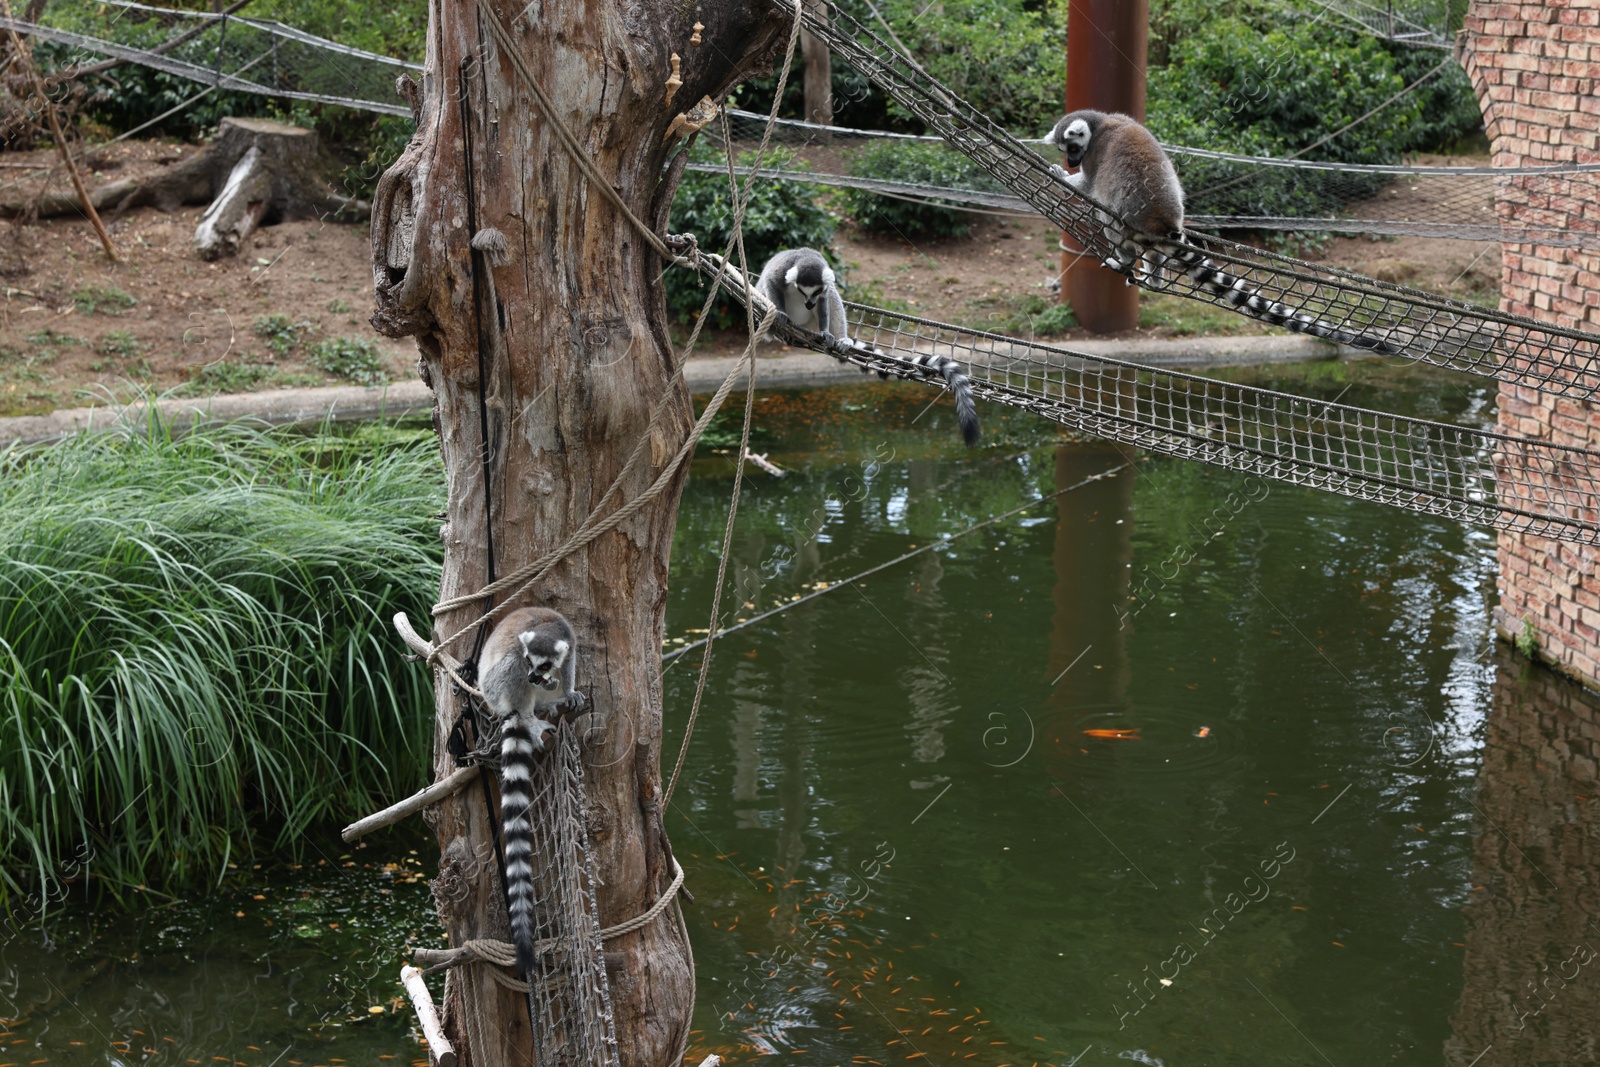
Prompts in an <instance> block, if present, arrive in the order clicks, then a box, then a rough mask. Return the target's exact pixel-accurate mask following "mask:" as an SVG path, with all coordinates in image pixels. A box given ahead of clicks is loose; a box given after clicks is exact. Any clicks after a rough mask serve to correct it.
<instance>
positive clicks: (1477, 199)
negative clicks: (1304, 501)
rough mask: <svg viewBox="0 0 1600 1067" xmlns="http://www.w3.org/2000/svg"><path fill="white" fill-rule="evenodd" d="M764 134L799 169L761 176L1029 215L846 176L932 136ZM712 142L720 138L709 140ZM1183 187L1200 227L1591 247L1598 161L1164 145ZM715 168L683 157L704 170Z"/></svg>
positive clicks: (975, 187)
mask: <svg viewBox="0 0 1600 1067" xmlns="http://www.w3.org/2000/svg"><path fill="white" fill-rule="evenodd" d="M728 120H729V129H730V135H731V136H730V143H731V147H732V150H733V154H734V157H735V161H736V162H737V159H738V155H739V153H740V152H741V151H742V150H743V149H744V148H745V146H746V145H751V144H754V143H755V142H756V141H757V140H759V138H760V136H761V130H762V127H763V124H764V123H765V122H766V116H764V115H756V114H753V113H751V112H748V111H738V110H730V111H729V112H728ZM773 139H774V141H775V142H777V143H780V144H786V145H789V146H791V147H793V148H795V149H796V150H797V151H798V152H799V154H800V157H801V158H802V159H804V160H806V162H807V163H808V165H809V169H804V170H802V169H798V168H770V169H764V170H763V172H762V175H763V177H771V178H773V179H774V180H779V181H798V182H809V183H812V184H816V185H826V186H833V187H839V188H852V189H862V190H866V191H868V192H876V193H882V194H884V195H888V196H896V197H903V198H906V199H910V200H917V201H922V202H924V203H928V204H931V205H935V206H971V207H981V208H985V209H989V210H997V211H1009V212H1015V213H1018V214H1037V212H1035V211H1034V210H1033V208H1032V207H1031V206H1030V205H1029V204H1028V202H1027V201H1026V200H1024V199H1022V198H1021V197H1019V196H1015V195H1013V194H1011V193H1008V192H1006V191H1005V190H1004V189H1003V188H1002V187H1001V186H1000V185H998V184H997V183H995V182H994V181H992V180H989V179H988V178H987V176H986V175H984V174H982V173H974V174H972V175H970V176H969V177H968V178H967V179H965V180H959V179H956V180H952V182H951V184H942V185H933V184H928V183H920V182H907V181H895V180H891V179H884V178H879V177H875V176H872V175H870V174H863V173H851V167H850V164H849V162H848V158H841V157H842V156H846V157H847V153H841V152H838V151H824V152H814V151H808V150H809V149H813V148H817V147H819V146H821V147H824V148H827V149H836V148H845V149H855V148H862V147H867V146H870V145H875V144H884V143H889V142H912V143H924V144H929V143H931V144H942V143H943V141H944V139H943V138H942V137H935V136H923V135H915V134H901V133H888V132H885V131H881V130H858V129H851V128H848V127H840V126H823V125H819V124H817V123H811V122H801V121H798V120H794V119H780V120H779V123H778V129H777V131H776V134H775V136H774V138H773ZM713 143H718V144H720V141H719V140H714V141H713ZM1018 143H1019V144H1024V145H1028V146H1030V147H1035V148H1036V150H1037V151H1039V152H1040V155H1041V158H1045V159H1047V160H1048V161H1050V162H1056V160H1055V158H1054V157H1055V152H1054V151H1053V150H1047V149H1046V148H1045V142H1044V141H1043V139H1042V138H1040V139H1030V138H1019V139H1018ZM1164 147H1165V148H1166V151H1167V155H1168V156H1169V158H1171V160H1172V163H1173V167H1174V168H1175V169H1176V170H1177V172H1178V179H1179V181H1180V182H1182V184H1183V187H1184V190H1185V193H1186V205H1185V213H1186V216H1187V219H1188V222H1189V225H1191V226H1193V227H1194V228H1196V229H1200V230H1226V229H1248V230H1297V231H1316V232H1330V233H1374V234H1406V235H1411V236H1417V237H1448V238H1455V239H1465V240H1475V241H1501V242H1506V243H1512V244H1541V245H1549V246H1555V247H1584V246H1588V247H1597V246H1600V163H1573V164H1564V165H1557V166H1544V167H1485V166H1467V165H1463V166H1451V165H1429V166H1404V165H1399V164H1393V165H1385V164H1368V165H1363V164H1354V163H1326V162H1320V161H1313V160H1298V159H1295V160H1284V159H1272V158H1268V157H1263V156H1244V155H1237V154H1233V153H1228V152H1212V151H1207V150H1205V149H1200V148H1185V147H1182V146H1180V145H1166V146H1164ZM722 166H723V165H722V164H721V163H690V164H689V169H691V170H702V171H705V172H712V171H718V172H720V171H721V169H722ZM1513 185H1515V186H1516V187H1518V188H1523V189H1526V190H1528V193H1529V195H1530V196H1531V197H1545V198H1558V199H1559V200H1560V201H1561V202H1562V203H1563V204H1564V205H1567V206H1570V207H1573V208H1575V210H1574V211H1573V212H1572V214H1575V215H1578V216H1580V217H1583V218H1585V219H1588V220H1592V221H1589V222H1586V223H1585V224H1584V226H1583V227H1579V228H1575V227H1573V226H1571V225H1570V224H1569V223H1568V221H1567V216H1555V215H1553V214H1547V215H1542V216H1535V215H1530V214H1529V213H1527V212H1520V211H1519V212H1517V213H1516V214H1515V215H1512V214H1510V213H1506V214H1504V215H1501V214H1497V212H1496V208H1495V203H1496V194H1497V192H1500V191H1503V190H1506V189H1509V188H1511V187H1512V186H1513Z"/></svg>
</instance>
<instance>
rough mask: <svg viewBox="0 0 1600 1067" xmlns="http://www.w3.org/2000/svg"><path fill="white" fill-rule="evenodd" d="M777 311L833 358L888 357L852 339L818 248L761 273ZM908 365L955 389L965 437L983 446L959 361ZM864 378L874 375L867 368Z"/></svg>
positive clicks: (919, 359)
mask: <svg viewBox="0 0 1600 1067" xmlns="http://www.w3.org/2000/svg"><path fill="white" fill-rule="evenodd" d="M756 288H757V289H759V290H760V291H761V295H763V296H765V297H766V298H767V300H768V301H769V302H770V303H771V304H772V306H773V307H775V308H777V309H778V318H777V320H776V321H777V324H778V325H780V326H784V325H787V326H794V327H796V328H798V329H802V330H810V331H811V332H812V333H817V334H821V335H822V343H823V344H824V345H826V346H827V347H828V351H829V352H830V353H832V354H833V355H835V356H837V357H839V358H841V359H842V358H843V357H844V356H845V355H847V354H848V353H849V352H850V351H852V350H855V349H860V350H861V351H864V352H867V353H869V354H872V355H882V353H881V352H879V351H878V350H877V349H875V348H873V347H872V346H871V345H868V344H864V343H862V342H859V341H853V340H851V338H850V320H849V319H848V318H846V317H845V313H844V298H843V297H841V296H840V295H839V286H838V284H837V281H836V278H835V276H834V273H833V268H832V267H830V266H828V261H827V259H826V258H825V257H824V256H823V255H822V253H821V252H818V251H817V250H816V249H814V248H789V249H785V250H784V251H782V252H779V253H778V254H777V255H775V256H773V257H772V258H771V259H769V260H767V265H766V266H765V267H762V268H761V277H760V279H759V280H758V281H757V282H756ZM906 359H907V362H910V363H913V364H915V365H916V366H917V367H920V368H922V369H924V370H927V371H931V372H932V373H934V374H937V375H939V376H940V377H942V378H943V379H944V380H945V382H946V383H948V384H949V386H950V392H951V393H952V394H953V395H954V396H955V399H956V420H957V421H958V422H959V423H960V424H961V437H962V440H964V441H966V443H967V445H968V446H971V445H974V444H976V443H977V441H978V434H979V428H978V413H977V411H975V410H974V409H973V405H972V380H971V379H969V378H968V377H967V376H966V374H965V373H963V372H962V370H961V365H960V364H959V363H957V362H956V361H955V360H953V359H949V358H948V357H945V356H936V355H915V356H909V357H906ZM863 373H869V372H867V371H866V370H865V369H863ZM878 377H880V378H887V377H889V372H888V371H887V370H880V371H878Z"/></svg>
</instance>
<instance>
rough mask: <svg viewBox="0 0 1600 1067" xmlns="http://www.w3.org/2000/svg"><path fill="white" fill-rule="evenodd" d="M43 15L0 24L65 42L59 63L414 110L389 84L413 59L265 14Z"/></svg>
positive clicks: (124, 1) (109, 3)
mask: <svg viewBox="0 0 1600 1067" xmlns="http://www.w3.org/2000/svg"><path fill="white" fill-rule="evenodd" d="M43 18H44V23H45V24H43V25H37V24H34V23H29V22H24V21H23V20H21V19H16V18H10V19H8V18H4V17H0V28H6V29H15V30H17V31H19V32H22V33H28V34H31V35H33V36H35V37H39V38H42V39H44V40H47V41H52V42H54V43H56V44H58V45H62V46H64V47H65V48H66V49H67V50H68V51H67V53H66V54H65V55H64V56H58V57H50V58H51V59H52V60H53V61H54V62H55V63H57V64H58V65H65V64H69V63H71V62H73V61H74V60H75V59H77V58H81V59H83V60H84V61H88V60H90V59H91V58H92V57H98V56H114V57H116V58H118V59H125V60H128V61H129V62H132V63H138V64H140V65H142V66H147V67H152V68H154V69H156V70H163V71H166V72H167V73H168V74H174V75H177V76H178V77H182V78H188V79H191V80H193V81H196V82H200V83H202V84H204V85H214V86H217V87H219V88H222V89H233V90H237V91H240V92H249V93H263V94H266V95H269V96H284V97H290V98H293V99H296V100H309V101H314V102H317V103H325V104H338V105H342V106H344V107H353V108H361V109H363V110H367V111H377V112H382V113H384V114H389V115H407V116H409V115H410V114H411V109H410V108H409V107H408V106H406V104H405V103H404V102H403V101H402V100H400V99H399V97H398V95H397V94H396V92H395V87H394V86H395V78H396V76H398V75H400V74H403V73H407V72H417V71H420V70H421V69H422V68H421V67H420V66H418V65H417V64H415V63H407V62H405V61H403V60H399V59H393V58H390V57H389V56H380V55H375V54H374V53H371V52H363V51H361V50H359V49H355V48H346V47H345V46H343V45H340V44H337V43H335V42H333V41H328V40H324V39H323V38H321V37H316V36H313V35H312V34H309V33H302V32H301V31H299V30H297V29H295V28H293V27H292V26H285V25H284V24H283V23H281V22H276V21H273V20H271V19H255V18H245V17H242V16H239V15H222V14H214V13H211V12H205V11H175V10H171V9H169V8H160V7H149V6H146V5H144V4H137V3H131V2H129V0H96V2H95V3H93V4H82V3H54V4H51V5H49V6H48V7H47V8H46V9H45V15H44V16H43ZM196 28H198V29H200V30H201V32H200V33H198V34H196V35H195V36H194V37H193V38H191V39H189V40H186V41H184V42H183V43H182V44H180V45H178V46H177V47H176V48H173V49H172V50H171V51H169V52H165V53H161V54H158V53H157V52H156V51H154V49H156V48H159V47H161V46H162V43H163V42H165V41H168V40H170V39H171V38H172V37H175V36H177V35H178V34H180V33H183V32H185V31H188V30H193V29H196ZM74 53H76V55H75V54H74Z"/></svg>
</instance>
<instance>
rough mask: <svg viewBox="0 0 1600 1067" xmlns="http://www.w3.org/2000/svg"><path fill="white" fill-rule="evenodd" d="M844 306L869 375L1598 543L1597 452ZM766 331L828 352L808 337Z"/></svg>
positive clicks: (1307, 480) (1184, 451) (1259, 469)
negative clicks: (945, 362)
mask: <svg viewBox="0 0 1600 1067" xmlns="http://www.w3.org/2000/svg"><path fill="white" fill-rule="evenodd" d="M700 261H701V267H702V269H703V270H705V271H707V272H708V273H714V272H715V270H716V267H717V265H718V264H719V263H720V260H719V257H717V256H714V255H710V254H707V253H701V254H700ZM724 277H725V284H727V285H728V287H729V289H730V291H732V292H733V293H734V294H735V296H742V294H743V293H744V292H745V291H746V290H745V288H744V286H743V284H742V282H741V278H740V275H739V271H738V270H737V269H736V268H732V267H728V268H725V275H724ZM847 306H848V307H849V308H850V311H851V315H850V319H851V323H852V325H853V327H854V333H853V337H854V339H855V340H856V341H857V342H858V345H857V346H856V347H855V348H854V349H852V350H850V351H849V352H848V353H847V354H846V355H845V356H844V357H843V358H845V359H846V361H847V362H850V363H853V364H855V365H857V366H859V367H862V368H863V369H866V370H875V371H883V372H887V373H890V374H892V375H894V376H896V377H904V378H911V379H913V380H918V381H923V382H926V383H928V384H931V385H934V386H936V387H939V388H943V387H944V385H945V382H944V379H942V378H940V377H938V376H937V375H935V374H931V373H930V372H928V371H925V370H923V369H922V368H920V367H915V366H912V365H910V364H909V362H908V361H909V360H910V359H911V358H912V357H914V356H917V355H930V354H931V355H938V356H944V357H946V358H949V359H953V360H955V361H957V362H958V363H960V364H961V365H962V367H963V368H964V369H965V370H966V372H967V374H968V375H969V376H970V377H971V378H972V382H973V392H974V394H975V395H976V396H980V397H984V398H986V399H989V400H993V401H996V402H998V403H1002V404H1008V405H1010V406H1012V407H1017V408H1021V409H1023V410H1026V411H1030V412H1032V413H1034V414H1035V415H1039V416H1041V417H1043V418H1047V419H1051V420H1052V421H1055V422H1059V423H1062V424H1063V425H1067V426H1071V427H1074V428H1075V429H1079V430H1082V431H1084V432H1086V433H1091V434H1094V435H1096V436H1100V437H1106V438H1109V439H1111V440H1113V441H1118V442H1121V443H1123V444H1128V445H1133V446H1136V447H1139V448H1145V449H1148V450H1150V451H1152V452H1157V453H1160V454H1162V455H1168V456H1175V457H1178V458H1181V459H1191V460H1199V461H1201V462H1204V463H1210V464H1213V465H1216V466H1220V467H1227V468H1229V469H1232V470H1239V471H1247V472H1250V473H1253V474H1257V475H1260V476H1262V477H1266V478H1272V479H1274V480H1277V481H1280V482H1287V483H1290V484H1294V485H1305V486H1310V487H1312V488H1316V489H1322V490H1325V491H1327V492H1331V493H1338V494H1340V495H1343V496H1349V497H1355V498H1357V499H1361V500H1372V501H1376V502H1378V503H1381V504H1388V505H1390V506H1393V507H1400V508H1405V509H1406V510H1408V511H1416V512H1422V513H1425V514H1429V515H1438V516H1440V517H1443V518H1448V519H1452V520H1455V521H1458V522H1463V523H1468V524H1471V525H1477V526H1488V527H1493V528H1495V529H1501V530H1515V531H1522V532H1526V533H1531V534H1537V535H1539V536H1542V537H1550V538H1555V539H1557V540H1563V541H1573V542H1578V543H1582V544H1600V452H1594V451H1590V450H1586V449H1581V448H1572V447H1566V446H1561V445H1555V444H1551V443H1549V442H1547V441H1538V440H1531V439H1527V438H1519V437H1512V436H1508V435H1505V434H1498V433H1493V432H1489V431H1486V430H1474V429H1468V428H1465V427H1461V426H1453V425H1450V424H1448V423H1441V422H1431V421H1428V420H1424V419H1412V418H1406V417H1403V416H1399V415H1390V414H1386V413H1384V412H1381V411H1371V410H1368V409H1365V408H1358V407H1353V406H1350V405H1345V404H1338V403H1329V402H1325V401H1319V400H1311V399H1308V398H1306V397H1301V396H1295V395H1292V394H1289V393H1280V392H1275V391H1273V390H1270V389H1259V388H1255V387H1252V386H1245V385H1236V384H1233V383H1230V382H1223V381H1218V380H1216V379H1212V378H1205V377H1202V376H1200V375H1195V374H1185V373H1180V372H1176V371H1162V370H1154V369H1151V368H1149V367H1142V366H1139V365H1138V364H1135V363H1130V362H1127V361H1124V360H1118V359H1111V358H1108V357H1103V356H1096V355H1090V354H1088V353H1084V352H1077V351H1074V350H1072V349H1069V348H1062V347H1057V346H1054V345H1044V344H1039V343H1037V342H1027V341H1019V340H1017V339H1015V338H1011V337H1004V336H1001V335H999V334H993V333H986V332H984V331H980V330H970V329H965V328H963V327H960V326H953V325H950V324H948V323H941V322H934V321H932V320H928V319H922V318H917V317H915V316H912V315H906V314H902V313H900V312H895V311H887V310H884V309H882V308H874V307H868V306H866V305H862V304H849V305H847ZM774 333H776V334H778V335H780V336H781V337H782V338H783V339H784V340H785V341H787V342H789V343H791V344H796V345H801V346H804V347H807V348H812V349H815V350H817V351H826V348H825V346H824V345H823V343H822V339H821V338H820V337H818V336H817V335H815V334H811V333H806V332H804V331H800V330H795V329H793V328H791V327H779V328H778V329H776V330H774ZM834 354H835V355H838V353H834Z"/></svg>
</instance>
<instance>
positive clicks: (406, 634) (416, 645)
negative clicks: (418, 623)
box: [394, 611, 433, 659]
mask: <svg viewBox="0 0 1600 1067" xmlns="http://www.w3.org/2000/svg"><path fill="white" fill-rule="evenodd" d="M394 628H395V632H396V633H398V634H399V635H400V640H402V641H404V642H405V643H406V645H407V647H409V648H410V649H411V651H413V652H415V653H416V654H417V655H419V656H421V657H422V658H423V659H427V658H428V657H429V656H431V655H433V645H432V644H430V643H429V642H427V641H424V640H423V639H422V637H421V636H420V635H419V634H418V633H417V631H416V628H415V627H414V626H412V625H411V619H410V618H409V617H407V615H406V613H405V612H403V611H397V612H395V615H394Z"/></svg>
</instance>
